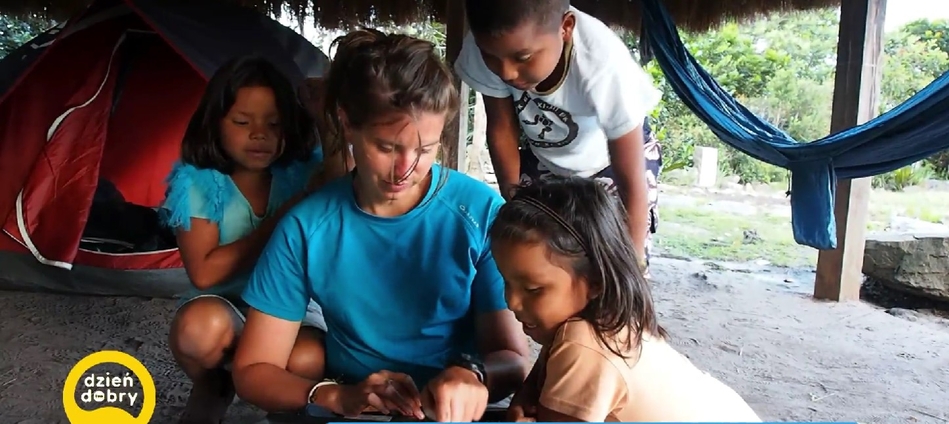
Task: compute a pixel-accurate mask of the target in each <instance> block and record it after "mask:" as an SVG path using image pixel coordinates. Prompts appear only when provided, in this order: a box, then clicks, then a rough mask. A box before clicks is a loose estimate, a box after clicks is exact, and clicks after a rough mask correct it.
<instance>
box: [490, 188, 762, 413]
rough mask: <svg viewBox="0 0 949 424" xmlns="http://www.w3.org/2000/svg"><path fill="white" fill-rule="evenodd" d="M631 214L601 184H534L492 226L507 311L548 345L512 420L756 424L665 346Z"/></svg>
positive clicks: (731, 395) (716, 384) (718, 385)
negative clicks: (632, 233) (631, 232)
mask: <svg viewBox="0 0 949 424" xmlns="http://www.w3.org/2000/svg"><path fill="white" fill-rule="evenodd" d="M625 216H626V214H625V213H624V212H623V210H622V205H620V204H619V203H618V202H617V201H616V200H615V198H614V197H612V196H610V195H609V194H608V193H607V191H606V190H605V188H604V187H602V186H600V185H599V183H597V182H595V181H593V180H588V179H582V178H567V179H557V180H551V181H545V182H535V183H534V184H533V185H531V186H527V187H523V188H521V189H519V191H518V192H517V193H516V194H515V196H514V197H513V198H512V199H511V200H510V201H509V202H508V203H507V204H505V205H504V206H503V207H502V208H501V209H500V211H499V212H498V216H497V218H496V220H495V222H494V224H493V225H492V228H491V239H492V252H493V255H494V258H495V261H496V262H497V264H498V268H499V269H500V271H501V274H502V275H503V276H504V279H505V280H506V283H505V295H506V297H507V302H508V307H509V308H510V309H511V310H512V311H514V313H515V315H516V316H517V319H518V320H519V321H520V322H521V323H522V324H523V326H524V332H525V333H527V335H528V336H530V337H531V338H533V339H534V340H535V341H537V342H538V343H540V344H541V345H543V350H542V351H541V355H540V358H539V359H538V361H537V363H536V364H535V365H534V369H533V370H532V371H531V373H530V376H529V377H528V378H527V381H525V383H524V386H523V388H522V389H521V390H520V391H519V392H518V393H517V394H516V395H515V396H514V399H513V400H512V403H511V408H510V410H509V416H508V419H509V420H511V421H535V420H536V421H538V422H552V421H574V422H576V421H589V422H604V421H624V422H645V421H649V422H663V421H665V422H668V421H676V422H709V421H717V422H760V421H761V420H760V419H759V418H758V416H757V415H756V414H755V412H754V411H753V410H752V409H751V407H749V406H748V404H747V403H745V401H744V400H743V399H742V398H741V396H739V395H738V394H737V393H736V392H735V391H734V390H732V389H731V388H729V387H728V386H726V385H725V384H723V383H722V382H720V381H719V380H717V379H715V378H714V377H712V376H711V375H709V374H708V373H705V372H703V371H701V370H699V369H698V368H696V367H695V366H694V365H693V364H692V363H691V362H690V361H689V360H688V359H687V358H686V357H685V356H683V355H681V354H680V353H678V352H677V351H676V350H675V349H673V348H672V346H670V345H669V344H667V342H666V337H667V335H666V332H665V330H663V329H662V327H660V326H659V324H658V323H657V317H656V311H655V308H654V306H653V303H652V297H651V295H650V292H649V286H648V284H647V282H646V280H645V279H644V278H643V276H642V272H641V271H640V269H639V267H638V266H637V265H636V263H637V261H636V260H634V257H635V256H634V250H633V245H632V241H631V240H630V236H629V232H628V231H626V228H627V227H626V223H625Z"/></svg>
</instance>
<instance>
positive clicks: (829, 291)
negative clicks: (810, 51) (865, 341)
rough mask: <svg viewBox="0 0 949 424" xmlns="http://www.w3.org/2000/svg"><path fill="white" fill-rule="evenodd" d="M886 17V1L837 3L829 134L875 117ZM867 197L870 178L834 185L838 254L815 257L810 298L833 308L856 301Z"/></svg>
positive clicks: (829, 252)
mask: <svg viewBox="0 0 949 424" xmlns="http://www.w3.org/2000/svg"><path fill="white" fill-rule="evenodd" d="M885 11H886V0H843V1H842V4H841V7H840V33H839V35H838V41H837V74H836V77H835V78H836V80H835V86H834V104H833V111H832V114H831V129H830V130H831V133H837V132H840V131H843V130H846V129H848V128H852V127H854V126H857V125H860V124H862V123H864V122H866V121H868V120H870V119H872V118H873V117H875V116H876V115H877V110H878V108H879V95H880V84H881V79H882V76H883V66H882V64H883V23H884V20H885ZM869 197H870V178H859V179H854V180H840V181H838V182H837V192H836V196H835V206H834V215H835V220H836V222H837V249H834V250H824V251H821V252H820V253H819V254H818V257H817V278H816V280H815V282H814V297H815V298H818V299H827V300H834V301H838V302H840V301H847V300H857V299H859V298H860V286H861V285H862V283H863V251H864V247H865V245H866V230H867V209H868V206H869V203H870V202H869Z"/></svg>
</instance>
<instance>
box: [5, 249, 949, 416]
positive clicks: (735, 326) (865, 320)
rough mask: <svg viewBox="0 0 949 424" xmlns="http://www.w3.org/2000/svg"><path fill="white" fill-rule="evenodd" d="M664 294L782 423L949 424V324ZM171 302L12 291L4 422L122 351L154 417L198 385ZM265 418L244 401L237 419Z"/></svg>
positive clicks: (670, 287)
mask: <svg viewBox="0 0 949 424" xmlns="http://www.w3.org/2000/svg"><path fill="white" fill-rule="evenodd" d="M653 273H654V280H655V297H656V299H657V301H658V306H659V310H660V312H661V315H662V321H661V322H662V323H663V324H664V326H665V327H666V328H667V329H668V330H669V331H670V332H671V334H672V337H673V340H674V344H675V345H676V346H677V347H678V348H679V349H680V350H681V351H682V352H684V353H685V354H687V355H688V356H689V357H690V358H691V359H692V360H693V361H694V362H695V363H696V364H697V365H698V366H700V367H702V368H704V369H706V370H708V371H709V372H711V373H712V374H714V375H716V376H718V377H719V378H721V379H722V380H724V381H725V382H727V383H728V384H730V385H732V386H733V387H734V388H735V389H736V390H738V391H739V392H740V393H741V394H742V395H744V396H745V398H746V399H747V400H748V401H749V402H750V403H751V404H752V406H753V407H754V408H755V409H756V410H757V411H758V412H759V414H760V415H761V416H762V418H765V419H767V420H777V421H789V420H799V421H817V420H820V421H840V420H847V421H854V420H856V421H860V422H863V423H907V422H909V423H945V422H947V420H949V406H947V405H949V403H947V401H946V399H947V398H946V393H947V391H949V321H946V320H944V319H941V318H936V317H934V316H931V315H927V314H917V313H913V312H908V313H902V314H899V313H898V314H896V316H894V315H891V314H888V313H886V312H885V311H884V310H883V309H882V308H879V307H875V306H872V305H869V304H867V303H864V302H852V303H844V304H837V303H825V302H816V301H814V300H812V299H811V298H810V297H809V295H808V293H809V292H810V290H811V289H810V281H812V278H813V277H812V276H809V275H808V274H806V273H804V274H802V273H801V272H795V273H787V272H785V271H781V270H768V271H764V272H758V273H754V274H752V273H747V272H734V271H728V270H723V269H722V268H721V267H720V266H710V265H709V264H705V263H703V262H700V261H696V262H689V261H681V260H673V259H663V258H657V259H656V260H655V265H654V269H653ZM172 308H173V303H172V301H169V300H158V299H137V298H103V297H98V298H97V297H81V296H59V295H49V294H28V293H13V292H0V322H2V323H3V325H2V327H0V422H3V423H56V422H62V423H65V422H66V421H65V416H64V413H63V411H62V397H61V396H62V383H63V380H64V379H65V376H66V374H67V372H68V370H69V368H70V367H71V366H72V365H73V364H75V362H76V361H78V360H79V359H80V358H81V357H82V356H84V355H86V354H88V353H91V352H92V351H94V350H99V349H121V350H124V351H126V352H129V353H132V354H134V355H135V356H136V357H138V358H139V359H140V360H142V361H143V362H144V363H145V365H146V366H147V367H148V369H149V370H150V371H151V373H152V375H153V376H154V378H155V380H156V383H157V388H158V404H159V407H158V409H157V411H156V414H155V418H154V419H153V420H152V422H156V423H167V422H173V421H174V417H175V416H177V414H178V413H179V410H180V408H181V407H182V406H183V404H184V400H185V398H186V396H187V392H188V389H189V383H188V382H187V381H186V379H185V377H184V375H183V374H182V373H181V372H180V371H179V370H178V369H177V368H176V367H175V365H174V363H173V361H172V359H171V356H170V355H169V353H168V351H167V344H166V341H165V337H166V334H167V333H166V332H167V325H168V322H169V319H170V313H171V311H172ZM260 417H261V414H260V412H259V411H257V410H255V409H254V408H252V407H250V406H248V405H246V404H242V403H240V402H238V403H237V404H236V405H235V406H234V407H232V408H231V410H230V414H229V418H228V421H227V422H234V423H245V422H246V423H250V422H255V421H257V420H259V419H260Z"/></svg>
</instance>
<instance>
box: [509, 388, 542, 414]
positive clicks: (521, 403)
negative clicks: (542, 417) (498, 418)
mask: <svg viewBox="0 0 949 424" xmlns="http://www.w3.org/2000/svg"><path fill="white" fill-rule="evenodd" d="M537 401H538V394H537V390H536V388H534V387H530V386H529V385H527V384H525V385H524V386H523V387H521V389H520V390H518V391H517V393H515V394H514V397H512V398H511V405H510V406H509V407H508V408H507V420H508V421H511V422H535V421H537Z"/></svg>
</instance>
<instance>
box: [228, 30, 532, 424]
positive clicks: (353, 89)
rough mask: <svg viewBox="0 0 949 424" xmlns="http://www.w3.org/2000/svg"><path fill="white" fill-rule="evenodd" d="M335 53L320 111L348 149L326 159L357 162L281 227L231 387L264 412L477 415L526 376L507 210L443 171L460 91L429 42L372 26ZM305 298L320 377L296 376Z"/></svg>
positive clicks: (344, 40) (259, 280) (260, 272)
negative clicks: (510, 292) (509, 262)
mask: <svg viewBox="0 0 949 424" xmlns="http://www.w3.org/2000/svg"><path fill="white" fill-rule="evenodd" d="M337 43H338V50H337V53H336V57H335V59H334V61H333V64H332V66H331V69H330V71H329V75H328V78H327V81H326V89H327V92H326V96H325V99H324V101H325V105H326V107H325V108H324V110H326V111H328V112H329V116H328V118H329V119H328V121H329V122H330V123H331V124H332V127H333V128H336V129H339V131H338V135H339V137H337V139H338V141H339V143H338V144H337V145H336V148H335V149H333V152H331V151H330V149H329V148H327V151H326V154H327V157H330V156H331V155H333V156H339V158H340V160H342V158H343V157H344V155H338V153H339V152H341V151H346V150H347V148H351V149H352V158H353V160H354V162H355V165H356V166H355V169H354V170H353V171H352V172H349V173H348V174H347V175H345V176H343V177H341V178H337V179H335V180H333V181H330V182H328V183H326V185H325V186H323V187H322V188H321V189H319V190H318V191H317V192H315V193H314V194H313V195H311V196H309V197H308V198H306V199H304V200H303V201H302V202H301V203H300V204H298V205H297V206H296V207H294V208H293V209H291V210H290V212H288V213H287V215H286V216H285V217H284V218H283V219H282V220H281V222H280V223H279V224H278V225H277V228H276V230H274V233H273V236H272V237H271V239H270V242H269V243H268V245H267V247H266V248H265V250H264V252H263V254H262V255H261V258H260V260H259V262H258V263H257V267H256V269H255V270H254V273H253V274H252V276H251V278H250V281H249V283H248V286H247V290H246V291H245V292H244V296H243V299H244V301H246V302H247V303H248V304H249V305H250V306H251V310H250V312H249V314H248V316H247V324H246V326H245V328H244V333H243V335H242V339H241V343H240V344H239V346H238V349H237V352H236V353H235V358H234V382H235V386H236V388H237V393H238V395H239V396H240V397H241V398H242V399H244V400H246V401H248V402H250V403H253V404H255V405H257V406H259V407H261V408H263V409H265V410H268V411H287V410H296V409H298V408H302V407H304V406H306V405H307V404H308V403H314V404H317V405H319V406H322V407H324V408H327V409H330V410H332V411H334V412H336V413H339V414H343V415H353V414H358V413H360V412H362V411H363V410H364V409H366V408H369V407H373V408H375V409H377V410H380V411H383V412H401V413H402V414H406V415H409V416H415V417H418V418H422V417H424V415H423V411H425V412H426V413H427V414H426V415H428V416H429V417H430V418H434V419H437V420H439V421H472V420H476V419H478V418H480V417H481V415H482V414H483V413H484V410H485V407H486V405H487V404H488V403H489V401H492V402H493V401H497V400H500V399H503V398H505V397H506V396H508V395H509V394H511V393H513V391H514V390H515V389H516V388H517V387H519V386H520V384H521V383H522V382H523V381H524V378H525V377H526V375H527V365H528V363H527V359H526V358H527V356H528V354H529V350H528V346H527V341H526V337H525V336H524V333H523V330H522V328H521V325H520V324H518V322H517V320H516V319H515V317H514V315H513V313H511V312H510V311H509V310H508V309H507V303H506V301H505V299H504V281H503V279H502V278H501V275H500V273H499V272H498V269H497V266H496V265H495V262H494V258H493V257H492V256H491V251H490V246H489V243H488V236H487V234H488V227H489V225H490V223H491V221H492V220H493V218H494V216H495V214H496V213H497V210H498V209H499V208H500V206H501V204H502V202H503V200H502V198H501V196H500V195H499V194H498V193H497V192H496V191H494V190H493V189H491V188H490V187H488V186H487V185H486V184H484V183H482V182H480V181H477V180H474V179H472V178H471V177H468V176H466V175H464V174H462V173H459V172H456V171H453V170H449V169H447V168H443V167H441V166H438V165H436V164H434V162H435V159H436V157H437V154H438V148H439V144H440V142H441V137H442V130H443V128H444V126H445V122H446V119H447V118H448V117H449V116H452V114H453V113H457V112H456V111H457V104H458V92H457V90H456V89H455V87H454V84H453V81H452V75H451V71H450V69H449V68H448V67H447V66H446V65H445V64H444V62H443V61H442V60H441V59H440V58H439V56H438V54H437V53H436V51H435V49H434V46H433V45H432V44H431V43H429V42H426V41H422V40H419V39H415V38H411V37H408V36H404V35H386V34H383V33H381V32H377V31H374V30H360V31H355V32H352V33H350V34H348V35H345V36H343V37H341V38H340V39H338V40H337ZM343 146H346V147H343ZM334 152H335V153H334ZM311 300H315V301H316V302H317V303H318V304H320V305H322V306H323V313H324V317H325V319H326V325H327V334H326V340H325V348H326V363H325V369H326V374H325V379H323V380H322V381H320V380H311V379H307V378H302V377H299V376H296V375H293V374H292V373H290V372H288V371H287V361H288V358H290V355H291V349H292V347H293V341H294V336H295V332H296V329H297V328H298V327H299V322H300V321H301V320H302V319H303V318H304V315H305V312H306V306H307V304H308V302H310V301H311Z"/></svg>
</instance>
